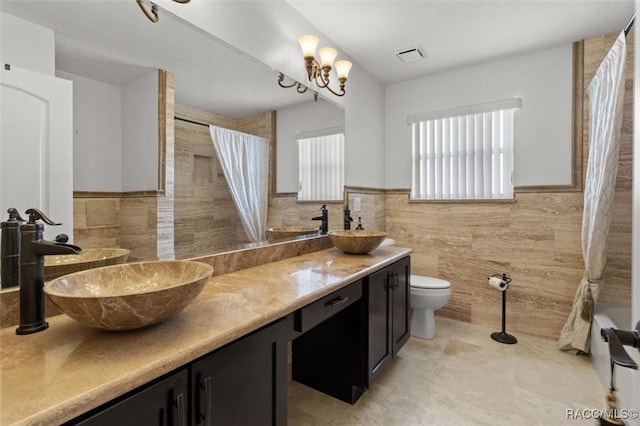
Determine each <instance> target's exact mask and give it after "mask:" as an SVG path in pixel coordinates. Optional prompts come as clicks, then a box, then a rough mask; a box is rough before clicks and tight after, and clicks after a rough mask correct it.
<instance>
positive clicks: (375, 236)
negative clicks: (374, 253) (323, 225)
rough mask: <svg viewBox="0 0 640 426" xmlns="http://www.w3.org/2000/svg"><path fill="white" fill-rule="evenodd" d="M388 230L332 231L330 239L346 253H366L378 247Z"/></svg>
mask: <svg viewBox="0 0 640 426" xmlns="http://www.w3.org/2000/svg"><path fill="white" fill-rule="evenodd" d="M386 236H387V234H386V232H380V231H367V230H347V231H330V232H329V239H330V240H331V242H332V243H333V245H334V246H336V247H338V248H339V249H340V250H342V251H343V252H345V253H349V254H365V253H369V252H370V251H371V250H373V249H375V248H376V247H378V246H379V245H380V244H381V243H382V241H383V240H384V238H385V237H386Z"/></svg>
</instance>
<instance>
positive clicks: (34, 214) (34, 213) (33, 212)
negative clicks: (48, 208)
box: [25, 208, 62, 225]
mask: <svg viewBox="0 0 640 426" xmlns="http://www.w3.org/2000/svg"><path fill="white" fill-rule="evenodd" d="M25 213H26V214H28V215H29V222H28V223H30V224H34V223H36V220H42V221H43V222H44V223H46V224H47V225H62V224H61V223H55V222H54V221H52V220H51V219H49V218H48V217H47V215H46V214H44V213H42V212H41V211H40V210H38V209H34V208H30V209H28V210H27V211H26V212H25Z"/></svg>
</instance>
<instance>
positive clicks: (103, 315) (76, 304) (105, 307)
mask: <svg viewBox="0 0 640 426" xmlns="http://www.w3.org/2000/svg"><path fill="white" fill-rule="evenodd" d="M212 273H213V267H211V266H210V265H207V264H205V263H201V262H194V261H187V260H175V261H154V262H137V263H127V264H122V265H113V266H105V267H102V268H95V269H90V270H87V271H81V272H76V273H73V274H69V275H64V276H62V277H59V278H56V279H54V280H52V281H50V282H48V283H47V284H45V287H44V292H45V294H47V296H48V297H49V299H51V301H52V302H53V303H54V304H55V305H56V306H58V307H59V308H60V309H61V310H62V312H64V313H65V314H67V315H69V316H70V317H71V318H73V319H74V320H76V321H78V322H80V323H82V324H85V325H88V326H91V327H97V328H101V329H105V330H134V329H138V328H142V327H147V326H150V325H153V324H157V323H159V322H162V321H164V320H165V319H167V318H169V317H170V316H172V315H174V314H176V313H177V312H179V311H180V310H182V309H183V308H185V307H186V306H187V305H188V304H189V303H191V302H192V301H193V299H195V298H196V296H198V294H200V292H201V291H202V289H203V288H204V285H205V283H206V282H207V280H208V279H209V278H210V277H211V274H212Z"/></svg>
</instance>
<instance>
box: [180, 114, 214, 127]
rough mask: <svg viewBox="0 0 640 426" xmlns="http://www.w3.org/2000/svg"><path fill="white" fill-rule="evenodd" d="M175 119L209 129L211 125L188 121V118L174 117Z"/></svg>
mask: <svg viewBox="0 0 640 426" xmlns="http://www.w3.org/2000/svg"><path fill="white" fill-rule="evenodd" d="M173 118H174V119H175V120H180V121H186V122H187V123H191V124H197V125H199V126H205V127H209V124H207V123H200V122H199V121H193V120H187V119H186V118H181V117H177V116H175V115H174V116H173Z"/></svg>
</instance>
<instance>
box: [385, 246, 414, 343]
mask: <svg viewBox="0 0 640 426" xmlns="http://www.w3.org/2000/svg"><path fill="white" fill-rule="evenodd" d="M391 266H392V275H393V277H392V278H390V279H393V281H394V282H393V285H392V286H391V287H392V291H391V293H392V296H391V299H392V309H391V313H392V320H391V338H392V340H393V343H392V345H393V356H395V355H396V354H397V353H398V351H399V350H400V348H402V346H404V344H405V343H406V342H407V340H409V337H410V335H411V333H410V331H411V330H410V324H411V322H410V315H411V306H410V302H411V286H410V283H409V277H410V275H411V262H410V258H408V257H406V258H404V259H402V260H399V261H398V262H396V263H394V264H393V265H391Z"/></svg>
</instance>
